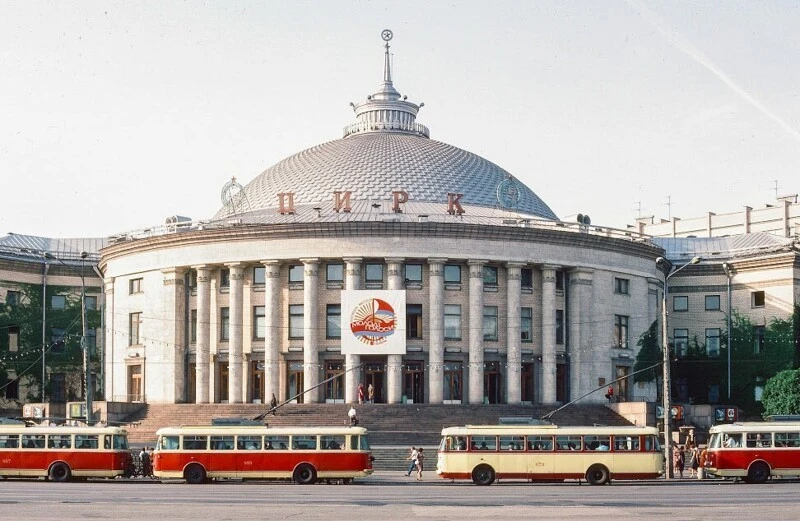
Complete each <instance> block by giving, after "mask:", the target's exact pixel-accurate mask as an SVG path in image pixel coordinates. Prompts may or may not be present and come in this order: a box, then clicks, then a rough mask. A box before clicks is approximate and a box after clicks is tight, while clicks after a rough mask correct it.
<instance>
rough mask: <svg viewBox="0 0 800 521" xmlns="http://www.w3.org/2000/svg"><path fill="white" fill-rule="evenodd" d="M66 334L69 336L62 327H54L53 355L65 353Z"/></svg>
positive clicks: (51, 338)
mask: <svg viewBox="0 0 800 521" xmlns="http://www.w3.org/2000/svg"><path fill="white" fill-rule="evenodd" d="M66 334H67V332H66V330H64V329H61V328H60V327H54V328H52V329H51V330H50V345H51V347H50V352H51V353H63V352H64V345H65V343H66V341H67V338H66Z"/></svg>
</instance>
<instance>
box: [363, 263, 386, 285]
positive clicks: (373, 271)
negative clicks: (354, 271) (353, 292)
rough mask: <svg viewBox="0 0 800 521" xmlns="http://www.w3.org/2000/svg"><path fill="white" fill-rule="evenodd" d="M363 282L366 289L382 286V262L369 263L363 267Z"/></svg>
mask: <svg viewBox="0 0 800 521" xmlns="http://www.w3.org/2000/svg"><path fill="white" fill-rule="evenodd" d="M365 271H366V273H365V282H366V286H367V289H379V288H382V287H383V264H376V263H369V264H367V265H366V267H365Z"/></svg>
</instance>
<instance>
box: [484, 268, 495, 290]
mask: <svg viewBox="0 0 800 521" xmlns="http://www.w3.org/2000/svg"><path fill="white" fill-rule="evenodd" d="M483 285H484V286H490V287H497V266H484V267H483Z"/></svg>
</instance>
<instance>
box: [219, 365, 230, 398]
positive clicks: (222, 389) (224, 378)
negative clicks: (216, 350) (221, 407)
mask: <svg viewBox="0 0 800 521" xmlns="http://www.w3.org/2000/svg"><path fill="white" fill-rule="evenodd" d="M217 389H219V403H228V362H220V363H219V383H218V384H217Z"/></svg>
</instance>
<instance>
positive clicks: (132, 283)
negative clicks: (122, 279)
mask: <svg viewBox="0 0 800 521" xmlns="http://www.w3.org/2000/svg"><path fill="white" fill-rule="evenodd" d="M128 285H129V286H128V290H129V291H128V293H130V294H131V295H133V294H134V293H141V292H142V279H141V278H138V279H131V280H129V281H128Z"/></svg>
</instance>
